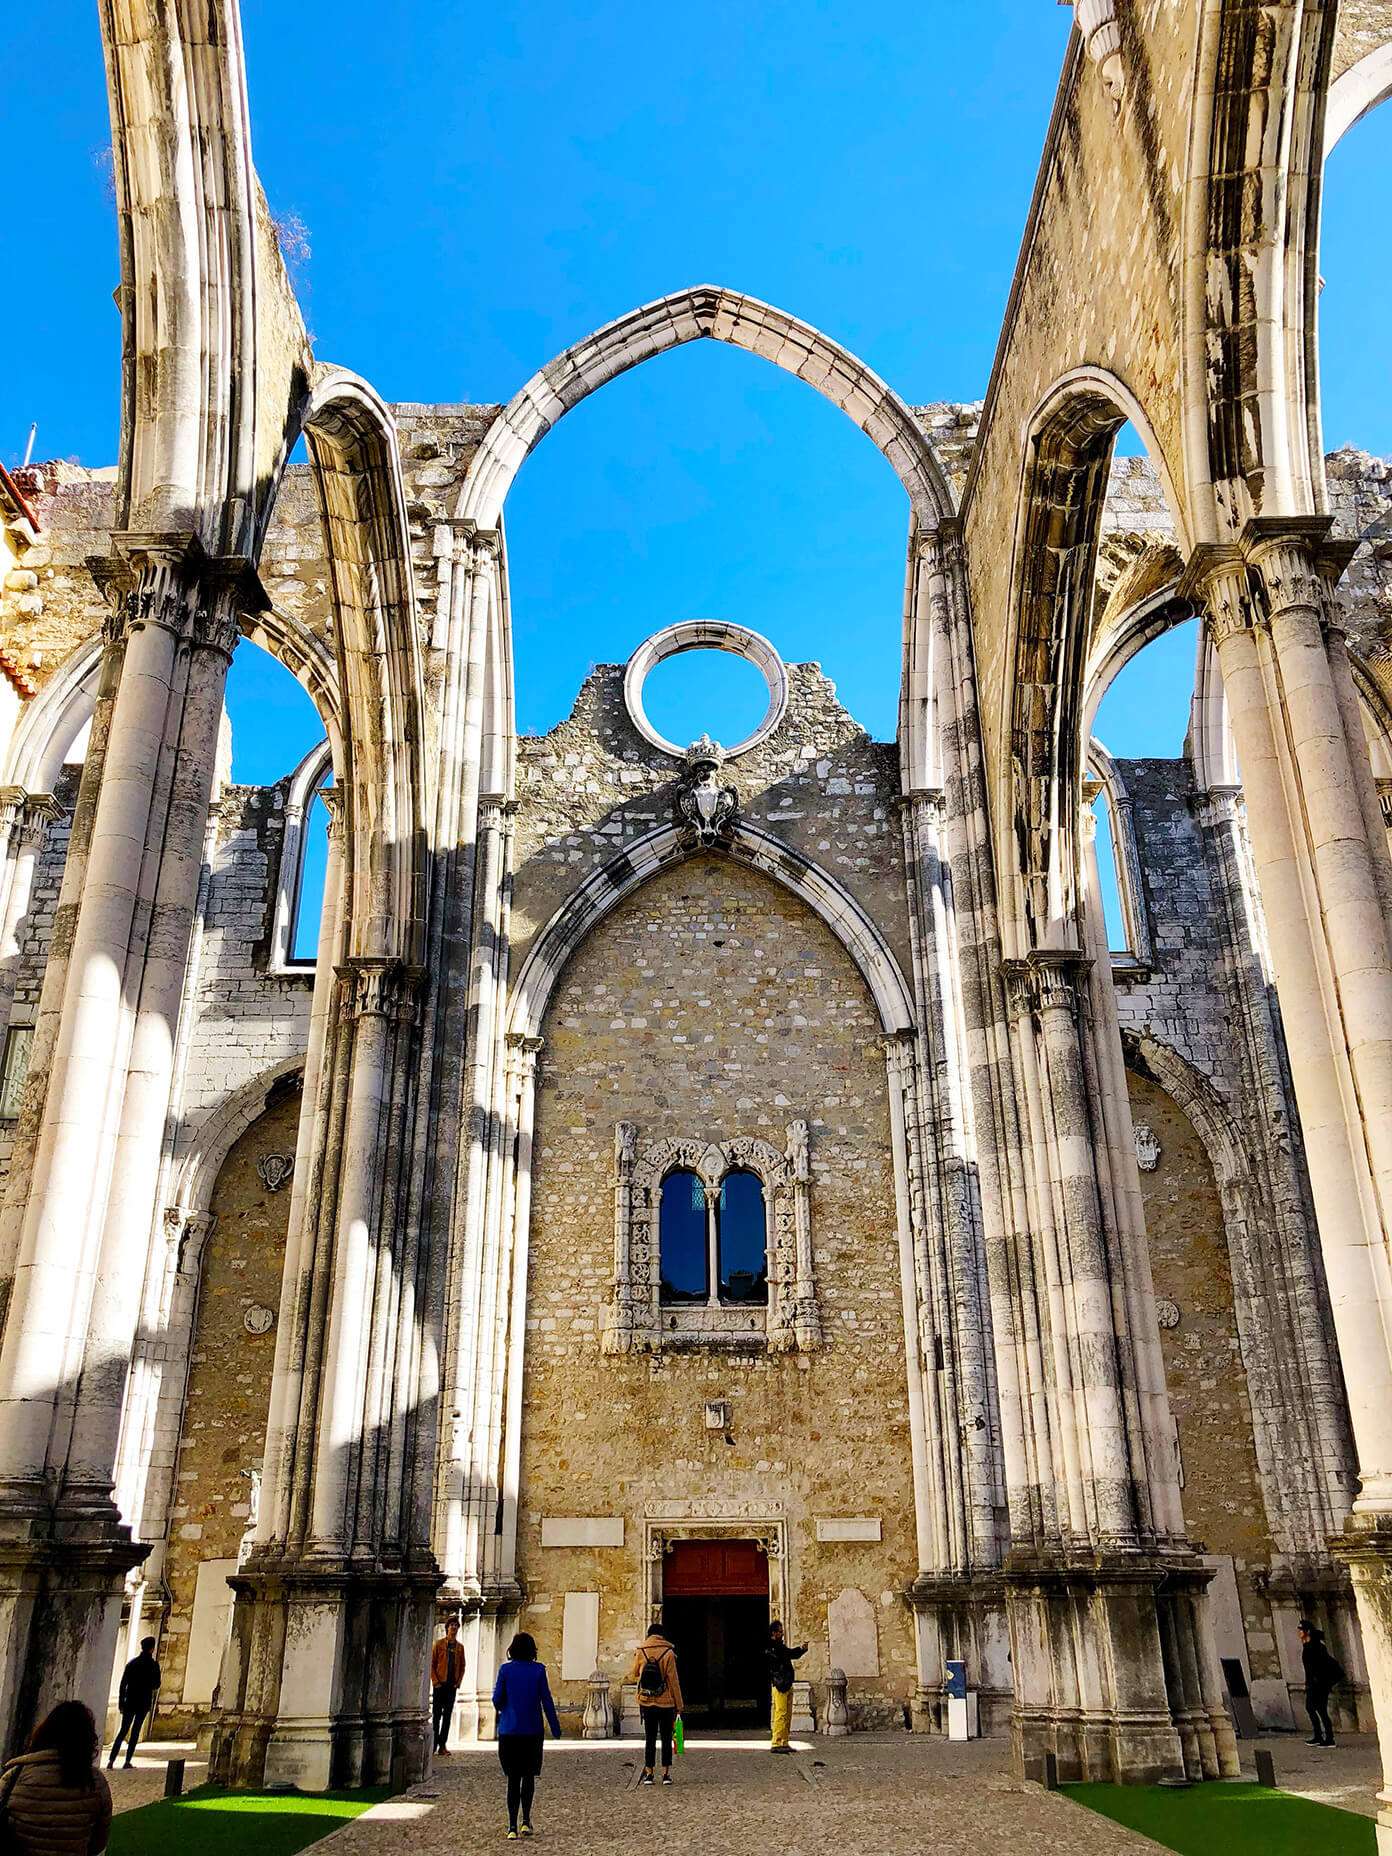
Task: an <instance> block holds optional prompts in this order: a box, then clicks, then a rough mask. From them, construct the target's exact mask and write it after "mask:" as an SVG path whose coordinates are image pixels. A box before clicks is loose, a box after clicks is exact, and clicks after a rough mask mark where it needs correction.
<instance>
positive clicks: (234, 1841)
mask: <svg viewBox="0 0 1392 1856" xmlns="http://www.w3.org/2000/svg"><path fill="white" fill-rule="evenodd" d="M388 1796H389V1794H388V1793H387V1792H385V1791H370V1792H319V1793H315V1794H312V1795H301V1794H299V1793H295V1792H272V1793H267V1792H228V1791H221V1790H219V1789H218V1788H217V1787H215V1786H211V1785H205V1786H202V1787H200V1788H199V1790H198V1791H195V1792H190V1793H189V1795H188V1796H187V1797H186V1798H165V1799H161V1801H160V1802H159V1803H158V1804H147V1805H142V1806H141V1807H140V1809H139V1810H138V1811H122V1812H121V1814H120V1816H119V1817H117V1818H115V1819H113V1820H112V1825H111V1838H110V1841H109V1842H108V1843H107V1846H106V1847H107V1850H108V1851H109V1856H190V1853H191V1852H192V1851H197V1852H198V1856H244V1853H245V1856H294V1852H295V1851H296V1850H302V1849H304V1848H306V1847H307V1846H308V1845H309V1844H311V1843H317V1842H318V1841H319V1839H320V1838H321V1837H327V1836H328V1835H329V1833H330V1831H333V1830H337V1829H338V1828H339V1826H340V1825H342V1824H346V1823H347V1822H348V1821H349V1819H350V1818H354V1817H357V1816H359V1815H360V1814H361V1813H362V1812H363V1811H366V1810H367V1809H368V1808H369V1806H371V1805H374V1804H380V1803H381V1802H382V1800H383V1799H384V1798H386V1797H388Z"/></svg>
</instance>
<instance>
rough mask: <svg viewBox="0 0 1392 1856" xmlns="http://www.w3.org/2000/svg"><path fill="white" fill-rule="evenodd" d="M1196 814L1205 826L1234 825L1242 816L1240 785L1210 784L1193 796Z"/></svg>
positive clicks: (1200, 822)
mask: <svg viewBox="0 0 1392 1856" xmlns="http://www.w3.org/2000/svg"><path fill="white" fill-rule="evenodd" d="M1192 803H1193V807H1194V816H1195V818H1197V820H1198V821H1199V824H1200V825H1201V826H1203V827H1205V828H1212V827H1214V826H1217V825H1234V824H1236V823H1237V821H1238V820H1239V819H1240V818H1241V817H1242V811H1243V803H1244V802H1243V797H1242V788H1241V787H1240V786H1210V787H1209V788H1208V790H1207V791H1206V792H1202V793H1195V794H1194V797H1193V802H1192Z"/></svg>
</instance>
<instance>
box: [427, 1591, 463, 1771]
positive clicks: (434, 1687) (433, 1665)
mask: <svg viewBox="0 0 1392 1856" xmlns="http://www.w3.org/2000/svg"><path fill="white" fill-rule="evenodd" d="M463 1680H464V1645H463V1644H462V1643H461V1642H460V1641H459V1619H458V1618H451V1619H450V1621H449V1622H448V1624H446V1626H445V1634H444V1636H443V1637H441V1638H440V1640H439V1642H438V1643H437V1644H436V1645H435V1648H434V1650H433V1651H432V1652H431V1656H430V1691H431V1702H432V1718H433V1725H434V1729H435V1751H436V1752H437V1753H448V1752H449V1748H448V1747H447V1746H446V1745H445V1742H446V1740H448V1739H449V1728H450V1722H451V1721H452V1720H453V1718H454V1698H455V1696H456V1695H457V1694H458V1693H459V1684H460V1683H461V1682H462V1681H463Z"/></svg>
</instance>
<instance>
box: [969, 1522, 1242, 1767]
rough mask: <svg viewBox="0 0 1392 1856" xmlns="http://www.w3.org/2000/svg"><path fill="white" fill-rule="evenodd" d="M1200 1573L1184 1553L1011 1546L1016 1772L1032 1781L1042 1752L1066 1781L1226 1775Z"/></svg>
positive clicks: (1204, 1580) (1228, 1757) (1228, 1739)
mask: <svg viewBox="0 0 1392 1856" xmlns="http://www.w3.org/2000/svg"><path fill="white" fill-rule="evenodd" d="M1210 1576H1211V1575H1210V1573H1209V1571H1208V1568H1207V1567H1206V1566H1204V1565H1203V1563H1202V1562H1201V1561H1199V1560H1197V1559H1194V1558H1193V1557H1192V1556H1183V1557H1176V1558H1174V1559H1170V1558H1162V1557H1159V1556H1152V1555H1149V1554H1141V1553H1138V1554H1128V1553H1117V1554H1106V1555H1103V1554H1098V1555H1095V1556H1089V1557H1088V1558H1086V1559H1082V1560H1079V1559H1065V1558H1064V1557H1062V1556H1060V1557H1058V1558H1057V1559H1055V1558H1049V1557H1043V1556H1040V1557H1034V1556H1025V1555H1013V1556H1012V1557H1011V1559H1010V1560H1009V1561H1008V1562H1007V1565H1006V1568H1005V1575H1004V1583H1005V1589H1006V1609H1007V1615H1008V1617H1009V1621H1010V1641H1011V1657H1012V1663H1013V1667H1014V1674H1015V1706H1014V1711H1013V1716H1012V1720H1011V1738H1012V1741H1013V1743H1014V1755H1015V1766H1016V1770H1017V1771H1018V1772H1019V1773H1020V1774H1021V1775H1022V1776H1023V1777H1025V1778H1031V1779H1039V1780H1042V1779H1043V1777H1044V1760H1045V1755H1046V1754H1049V1753H1052V1754H1053V1756H1054V1758H1055V1759H1056V1760H1057V1762H1058V1776H1059V1777H1060V1778H1061V1779H1063V1780H1066V1781H1080V1780H1101V1781H1105V1782H1108V1783H1112V1784H1119V1785H1153V1784H1156V1783H1158V1782H1159V1781H1160V1780H1161V1779H1173V1778H1188V1779H1191V1780H1196V1779H1216V1778H1235V1777H1237V1775H1238V1771H1239V1767H1238V1759H1237V1746H1236V1742H1235V1739H1234V1736H1233V1732H1232V1726H1231V1723H1230V1722H1229V1720H1228V1717H1227V1713H1226V1710H1225V1709H1224V1707H1223V1704H1222V1698H1221V1692H1220V1688H1219V1684H1218V1679H1217V1667H1216V1659H1215V1657H1214V1653H1213V1649H1212V1643H1211V1633H1210V1631H1209V1629H1208V1623H1207V1615H1206V1613H1207V1604H1206V1590H1207V1585H1208V1580H1209V1578H1210Z"/></svg>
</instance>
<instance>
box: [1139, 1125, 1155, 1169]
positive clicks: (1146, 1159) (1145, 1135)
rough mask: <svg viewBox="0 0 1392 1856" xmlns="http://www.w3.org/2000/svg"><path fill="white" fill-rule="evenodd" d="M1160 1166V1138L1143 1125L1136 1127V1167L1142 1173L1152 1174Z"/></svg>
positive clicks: (1152, 1129)
mask: <svg viewBox="0 0 1392 1856" xmlns="http://www.w3.org/2000/svg"><path fill="white" fill-rule="evenodd" d="M1159 1164H1160V1137H1159V1135H1157V1134H1156V1132H1155V1130H1154V1128H1147V1127H1146V1126H1145V1125H1144V1123H1137V1126H1136V1165H1137V1166H1138V1167H1139V1168H1140V1169H1141V1171H1142V1172H1143V1173H1153V1172H1154V1171H1155V1169H1156V1167H1157V1166H1158V1165H1159Z"/></svg>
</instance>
